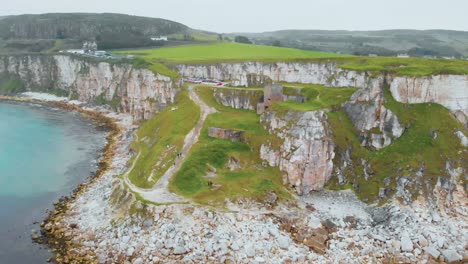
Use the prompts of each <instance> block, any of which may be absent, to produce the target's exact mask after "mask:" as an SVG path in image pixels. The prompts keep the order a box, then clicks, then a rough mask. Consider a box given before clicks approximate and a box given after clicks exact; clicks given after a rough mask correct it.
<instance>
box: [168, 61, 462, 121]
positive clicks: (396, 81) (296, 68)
mask: <svg viewBox="0 0 468 264" xmlns="http://www.w3.org/2000/svg"><path fill="white" fill-rule="evenodd" d="M176 70H177V71H178V72H179V73H180V74H181V75H182V76H185V77H199V78H214V79H224V80H231V81H232V84H233V85H234V86H251V84H252V83H255V82H262V80H264V79H271V80H273V81H275V82H297V83H311V84H323V85H327V86H330V87H347V86H352V87H359V88H367V87H370V86H371V85H374V84H371V83H370V82H372V80H373V78H372V77H370V76H369V75H368V74H367V73H365V72H356V71H350V70H344V69H341V68H339V67H338V65H337V64H336V63H331V62H330V63H320V62H309V63H299V62H278V63H261V62H242V63H219V64H215V65H178V66H177V67H176ZM383 78H385V79H386V82H387V83H388V84H389V85H390V87H391V92H392V94H393V97H395V99H396V100H397V101H399V102H403V103H422V102H434V103H438V104H441V105H443V106H446V107H447V108H449V109H450V110H451V111H452V112H458V111H461V112H462V113H464V115H465V116H467V115H468V112H467V111H468V110H467V109H468V96H467V95H466V90H467V87H468V76H466V75H465V76H460V75H439V76H428V77H400V76H390V75H389V76H379V77H377V79H381V80H383ZM379 85H382V83H380V84H379Z"/></svg>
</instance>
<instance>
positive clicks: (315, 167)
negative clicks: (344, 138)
mask: <svg viewBox="0 0 468 264" xmlns="http://www.w3.org/2000/svg"><path fill="white" fill-rule="evenodd" d="M261 119H262V122H263V124H264V126H265V127H266V128H267V129H268V130H269V131H270V133H274V134H276V135H277V136H278V137H280V138H282V139H284V143H283V144H282V145H281V146H280V147H279V149H275V147H274V146H271V145H262V147H261V150H260V155H261V158H262V159H264V160H266V161H267V162H268V163H269V165H270V166H279V168H280V170H282V171H284V172H286V173H287V174H286V175H285V176H284V179H283V181H284V182H285V184H289V185H290V186H293V187H294V188H295V189H296V191H297V193H298V194H306V193H309V192H311V191H314V190H322V189H323V187H324V185H325V183H326V182H327V181H328V180H329V179H330V177H331V175H332V171H333V158H334V157H335V152H334V144H333V142H332V140H331V139H330V137H329V133H330V131H329V129H328V123H327V115H326V113H325V111H311V112H305V113H293V112H290V113H287V114H286V116H284V117H278V116H276V114H275V113H273V112H266V113H265V114H263V115H262V117H261Z"/></svg>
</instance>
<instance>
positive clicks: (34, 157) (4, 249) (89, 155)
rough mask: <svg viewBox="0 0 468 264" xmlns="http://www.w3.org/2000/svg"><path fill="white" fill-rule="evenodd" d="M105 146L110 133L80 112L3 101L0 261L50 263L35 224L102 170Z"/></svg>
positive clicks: (0, 111) (0, 121)
mask: <svg viewBox="0 0 468 264" xmlns="http://www.w3.org/2000/svg"><path fill="white" fill-rule="evenodd" d="M104 144H105V132H104V131H99V130H98V129H97V128H96V127H95V125H93V124H91V123H90V122H89V121H88V120H86V119H85V118H83V117H82V116H81V115H80V114H78V113H71V112H66V111H63V110H59V109H52V108H49V107H46V106H41V105H33V104H25V103H6V102H0V238H1V239H0V263H45V261H46V259H47V258H48V257H49V256H50V253H48V252H47V249H44V248H42V247H41V246H38V245H36V244H33V243H32V242H31V239H30V236H31V229H36V230H38V229H39V227H38V226H37V225H36V224H33V223H34V222H41V221H42V220H43V218H44V217H45V216H46V209H50V208H51V204H52V202H53V201H55V200H57V199H59V198H60V197H61V196H63V195H68V194H70V192H71V191H72V190H73V189H74V188H75V187H76V185H77V184H78V183H80V182H84V181H86V179H87V177H88V176H89V175H91V173H92V172H93V171H95V170H96V168H97V166H96V164H97V159H98V157H99V152H100V150H101V149H102V147H103V146H104Z"/></svg>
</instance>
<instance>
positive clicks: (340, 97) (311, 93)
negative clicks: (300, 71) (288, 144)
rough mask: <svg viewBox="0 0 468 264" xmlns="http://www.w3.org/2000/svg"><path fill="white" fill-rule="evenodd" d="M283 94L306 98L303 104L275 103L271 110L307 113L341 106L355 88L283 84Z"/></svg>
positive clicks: (293, 102)
mask: <svg viewBox="0 0 468 264" xmlns="http://www.w3.org/2000/svg"><path fill="white" fill-rule="evenodd" d="M282 85H283V87H284V88H283V89H284V93H285V94H290V95H302V96H304V97H305V98H306V102H305V103H299V102H295V101H285V102H275V103H273V106H272V109H273V111H275V112H278V113H280V114H281V113H285V112H287V111H290V110H293V111H299V112H307V111H314V110H319V109H325V108H335V107H339V106H341V104H343V103H344V102H346V101H347V100H349V98H351V95H353V93H354V92H356V90H357V88H349V87H342V88H331V87H325V86H323V85H315V84H287V83H283V84H282Z"/></svg>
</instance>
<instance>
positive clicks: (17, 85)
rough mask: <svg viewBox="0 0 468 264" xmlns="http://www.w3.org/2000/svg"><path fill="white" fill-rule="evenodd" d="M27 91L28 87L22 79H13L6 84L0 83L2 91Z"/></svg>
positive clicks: (13, 92)
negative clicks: (26, 87)
mask: <svg viewBox="0 0 468 264" xmlns="http://www.w3.org/2000/svg"><path fill="white" fill-rule="evenodd" d="M25 91H26V89H25V87H24V84H23V82H22V81H20V80H11V81H8V82H6V83H4V84H0V93H6V94H17V93H21V92H25Z"/></svg>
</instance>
